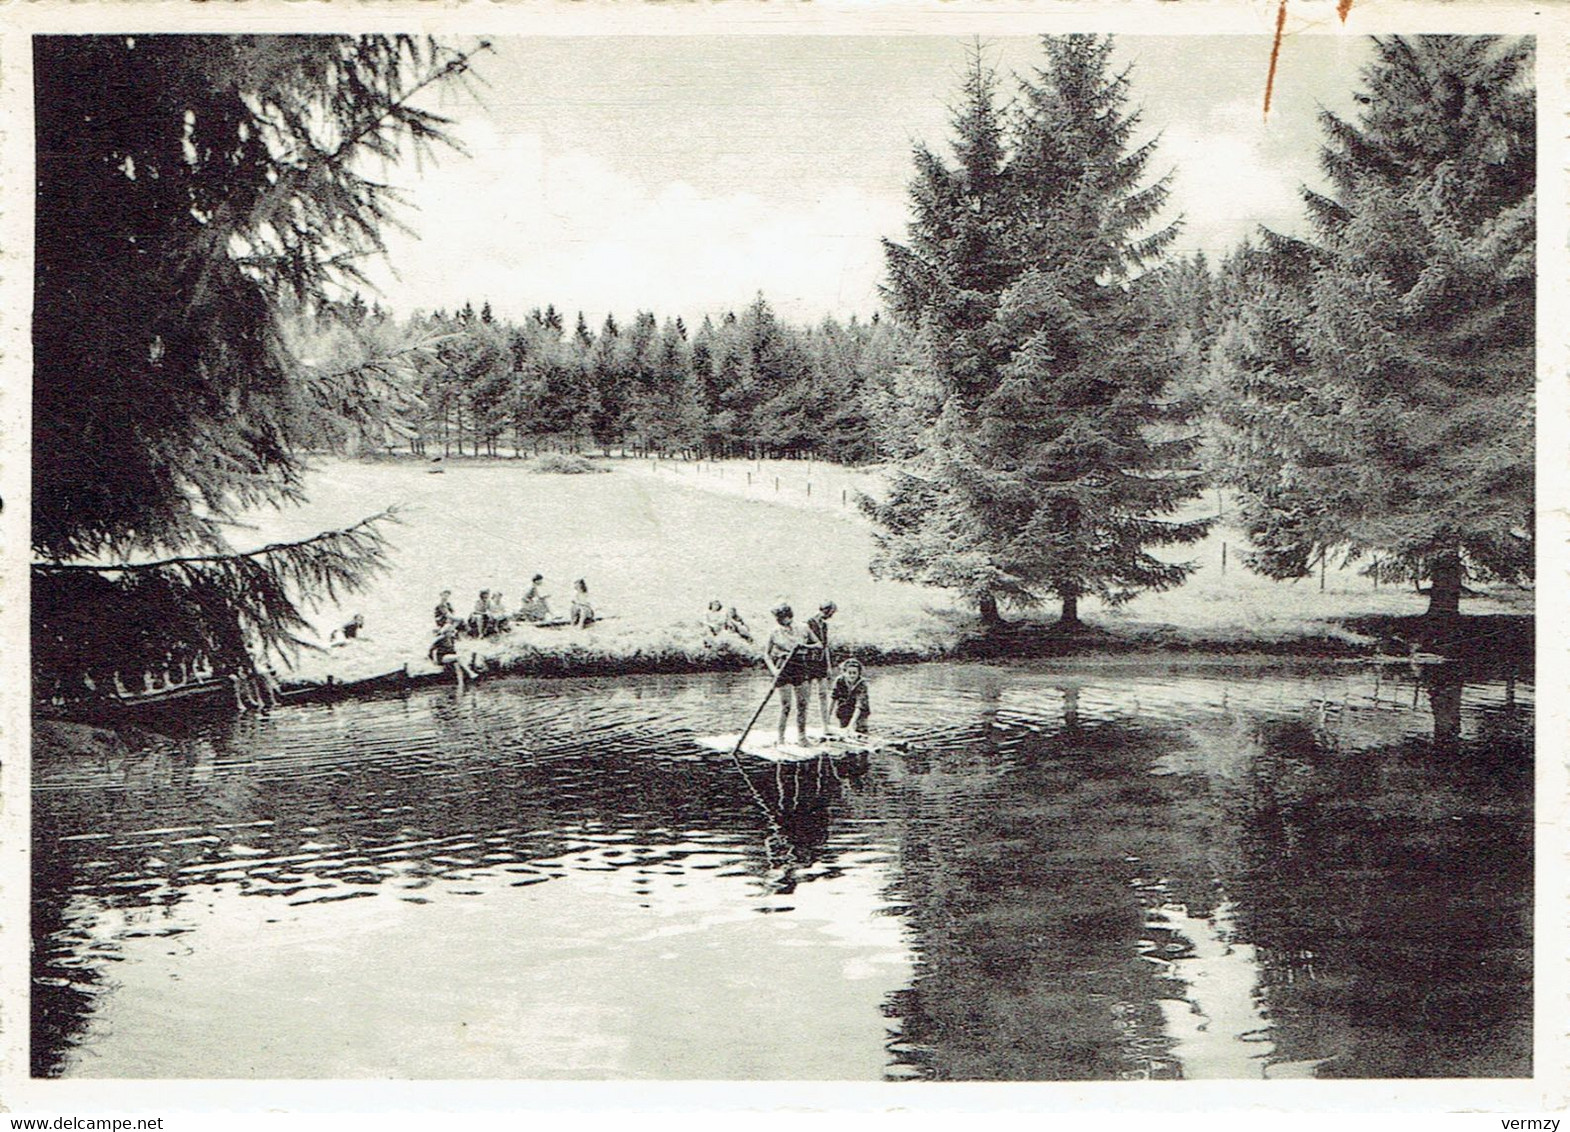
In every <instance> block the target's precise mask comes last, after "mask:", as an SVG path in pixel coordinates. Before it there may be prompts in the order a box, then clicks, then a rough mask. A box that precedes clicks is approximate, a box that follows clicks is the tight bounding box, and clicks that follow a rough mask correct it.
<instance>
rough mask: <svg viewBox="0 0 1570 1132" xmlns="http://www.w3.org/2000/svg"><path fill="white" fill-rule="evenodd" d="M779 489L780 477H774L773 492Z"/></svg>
mask: <svg viewBox="0 0 1570 1132" xmlns="http://www.w3.org/2000/svg"><path fill="white" fill-rule="evenodd" d="M779 489H780V477H779V476H775V477H774V490H775V491H778V490H779Z"/></svg>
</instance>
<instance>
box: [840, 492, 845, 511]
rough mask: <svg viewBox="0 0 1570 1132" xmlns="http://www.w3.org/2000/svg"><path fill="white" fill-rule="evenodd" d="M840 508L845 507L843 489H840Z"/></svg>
mask: <svg viewBox="0 0 1570 1132" xmlns="http://www.w3.org/2000/svg"><path fill="white" fill-rule="evenodd" d="M840 506H841V507H843V506H845V489H844V488H843V487H842V488H840Z"/></svg>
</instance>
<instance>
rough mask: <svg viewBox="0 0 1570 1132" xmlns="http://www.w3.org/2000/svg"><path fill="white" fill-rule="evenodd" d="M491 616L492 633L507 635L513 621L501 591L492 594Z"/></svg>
mask: <svg viewBox="0 0 1570 1132" xmlns="http://www.w3.org/2000/svg"><path fill="white" fill-rule="evenodd" d="M490 614H491V632H493V633H505V632H506V631H507V629H508V628H509V625H510V622H511V620H512V619H511V617H509V616H508V614H507V606H506V603H504V602H503V601H502V592H501V590H496V591H494V592H493V593H492V594H491V608H490Z"/></svg>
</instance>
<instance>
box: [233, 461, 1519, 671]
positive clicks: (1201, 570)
mask: <svg viewBox="0 0 1570 1132" xmlns="http://www.w3.org/2000/svg"><path fill="white" fill-rule="evenodd" d="M605 466H607V467H609V468H610V469H611V474H608V475H548V474H546V475H542V474H535V473H533V472H532V471H531V470H530V468H529V465H528V463H527V462H514V461H507V460H495V461H487V460H448V461H444V462H443V465H442V471H441V472H440V473H439V474H433V473H432V471H431V465H429V464H426V463H423V462H416V461H401V462H380V463H352V462H334V463H328V464H323V465H322V466H321V467H320V468H318V469H317V470H316V472H314V473H313V475H312V477H311V479H310V481H309V483H308V484H307V492H308V494H309V496H310V503H309V504H307V505H305V506H303V507H301V508H298V509H295V510H291V511H289V512H284V513H263V514H258V515H256V516H253V517H252V518H251V524H252V525H253V527H254V530H252V531H248V532H241V533H238V534H236V535H235V541H236V543H237V544H242V545H243V544H246V543H251V542H254V543H257V544H260V543H262V542H266V541H272V540H275V539H287V538H297V537H302V536H304V535H307V534H310V533H314V532H315V531H318V530H321V529H323V528H325V527H331V526H340V525H343V524H345V523H347V522H351V521H353V520H354V519H357V518H359V517H361V516H363V515H366V514H370V513H372V512H374V511H377V510H380V509H381V508H383V507H386V506H387V505H389V504H399V505H401V507H402V519H401V523H400V525H398V526H397V527H394V528H392V529H391V531H390V534H391V541H392V543H393V553H392V557H391V560H390V562H389V569H388V571H387V572H386V573H385V574H384V575H382V576H381V577H379V578H378V579H376V580H375V581H374V583H373V584H372V586H371V588H370V589H369V590H368V591H367V592H366V593H364V594H362V595H357V596H355V597H353V598H350V599H348V600H347V601H345V602H343V603H341V604H339V605H334V606H328V607H324V608H322V609H320V610H318V611H316V613H315V614H314V620H315V629H316V641H317V643H318V644H319V645H320V646H321V648H320V649H319V650H311V651H307V652H305V653H303V654H302V655H301V656H300V658H299V660H298V662H297V664H296V666H295V668H294V670H293V671H286V672H283V673H281V675H282V676H283V677H284V679H285V680H300V681H306V682H319V681H325V680H326V679H327V678H328V677H329V676H330V677H332V678H334V679H335V680H337V681H353V680H357V679H362V678H365V677H368V676H372V675H376V674H380V673H384V672H388V671H391V670H395V669H399V668H401V667H403V666H405V665H407V666H408V668H409V671H410V673H411V674H412V675H413V676H415V677H419V676H420V675H422V674H434V673H435V672H436V668H435V666H434V665H432V664H430V662H429V661H428V660H426V657H425V654H426V649H427V647H428V645H429V643H430V630H431V624H432V619H431V611H432V607H433V606H434V604H435V602H436V600H437V596H438V594H439V593H440V591H441V590H443V589H450V590H452V591H453V602H454V604H455V606H457V608H458V612H459V613H460V614H466V613H467V612H468V611H469V610H470V608H471V607H472V606H473V604H474V600H475V596H476V594H477V593H478V591H479V590H480V589H490V590H497V589H500V590H501V591H502V592H503V594H504V601H505V603H506V604H507V606H508V607H509V608H516V607H517V605H518V604H519V601H520V599H521V598H522V595H523V593H524V591H525V590H526V589H527V588H528V585H529V579H530V577H531V576H532V575H533V574H535V573H541V574H544V575H545V577H546V579H547V590H548V592H549V593H550V594H551V595H552V602H553V608H555V609H556V610H558V611H561V612H565V610H566V607H567V604H568V601H569V598H570V594H571V587H572V582H573V580H574V579H575V578H580V577H581V578H584V579H586V581H587V582H588V586H589V591H590V596H591V598H592V600H593V602H594V605H595V607H596V609H597V611H598V612H599V613H600V615H601V616H602V617H603V618H604V620H602V621H601V622H600V623H598V624H596V625H594V626H593V627H591V628H589V629H586V630H582V629H572V628H557V629H544V628H535V627H521V628H518V629H516V630H514V631H513V632H512V633H510V634H507V635H506V636H504V637H501V638H497V639H493V640H491V641H486V642H475V643H472V644H471V645H470V646H469V649H470V651H473V652H475V653H477V654H478V655H479V657H480V659H481V660H482V662H484V663H486V664H487V665H488V666H489V667H490V668H491V669H493V670H505V671H509V672H517V673H522V674H536V675H566V674H580V673H614V672H676V671H697V670H707V669H726V668H739V667H743V666H745V665H748V664H752V663H755V662H756V657H755V654H754V653H753V652H752V650H751V649H749V648H747V647H746V646H744V645H742V644H741V643H740V642H738V641H735V640H734V639H730V640H728V641H724V642H715V641H714V640H713V639H712V638H711V637H710V636H709V634H708V633H707V631H706V630H705V629H704V628H703V627H702V623H701V619H702V616H703V613H704V610H705V608H706V606H707V603H708V602H709V600H711V599H716V600H719V601H722V602H724V603H725V604H726V605H727V606H729V605H735V606H737V607H738V608H739V610H740V612H741V614H742V616H743V617H744V618H745V619H746V620H747V621H748V623H749V624H750V625H751V627H752V629H753V630H754V634H755V636H756V637H758V638H759V639H760V640H761V638H762V636H763V635H764V633H766V631H767V626H768V623H769V616H768V610H769V608H770V607H771V606H772V605H773V603H774V602H775V601H777V600H780V599H782V598H783V599H785V600H789V601H791V602H792V603H793V604H794V605H795V606H796V608H797V610H798V611H808V610H811V609H814V608H815V607H816V606H817V604H818V603H819V602H820V601H822V600H824V599H832V600H834V601H835V602H836V603H837V604H838V606H839V609H840V613H839V615H838V616H837V617H836V619H835V621H834V625H833V628H834V631H835V643H836V644H837V645H838V646H841V647H842V648H845V649H848V650H849V651H853V652H855V653H857V654H858V655H861V656H863V657H864V658H866V659H868V660H870V661H873V662H884V663H887V662H894V661H901V660H915V659H922V658H937V657H944V656H965V655H976V654H978V653H986V652H987V651H989V650H992V651H997V650H1003V651H1013V652H1014V653H1019V654H1030V655H1053V654H1058V653H1062V652H1075V651H1086V650H1092V651H1103V650H1105V651H1117V650H1130V649H1171V650H1183V651H1188V650H1207V651H1224V652H1239V651H1262V652H1272V653H1324V652H1328V653H1332V654H1334V653H1352V652H1356V651H1359V650H1363V649H1367V648H1370V647H1372V646H1373V645H1374V644H1375V643H1376V642H1377V639H1378V637H1379V635H1380V634H1381V633H1382V632H1383V631H1384V630H1383V629H1382V628H1381V626H1396V625H1400V624H1403V622H1402V621H1401V619H1402V618H1411V617H1413V616H1415V615H1417V614H1420V613H1421V612H1422V610H1423V608H1424V606H1425V604H1426V599H1424V598H1423V597H1422V596H1421V595H1419V594H1417V593H1415V592H1413V591H1412V590H1411V589H1410V588H1395V587H1390V586H1383V587H1379V588H1378V589H1375V588H1374V587H1373V585H1372V583H1371V582H1370V581H1369V580H1368V579H1366V578H1363V577H1360V576H1359V575H1357V574H1356V573H1355V572H1353V571H1345V570H1335V569H1331V570H1328V571H1327V572H1326V573H1325V575H1324V578H1323V581H1322V582H1321V579H1320V578H1319V577H1317V576H1316V577H1314V578H1311V579H1304V580H1302V581H1299V582H1285V583H1282V582H1272V581H1270V580H1268V579H1265V578H1260V577H1258V576H1256V575H1254V574H1252V573H1249V572H1248V571H1246V570H1244V569H1243V568H1242V564H1241V555H1242V552H1243V551H1244V549H1246V543H1245V542H1244V540H1243V538H1242V537H1241V536H1240V534H1239V533H1238V532H1237V531H1236V530H1235V529H1234V528H1231V527H1229V526H1228V525H1227V523H1226V521H1225V516H1223V520H1222V522H1220V523H1218V524H1217V526H1216V528H1215V529H1214V530H1213V531H1212V533H1211V535H1210V537H1209V538H1207V539H1206V540H1205V542H1203V543H1201V544H1200V545H1198V546H1196V547H1193V548H1188V549H1187V550H1186V551H1185V552H1184V557H1185V558H1186V559H1188V560H1192V561H1193V562H1195V564H1196V566H1197V570H1196V572H1195V574H1194V575H1193V577H1192V578H1191V579H1190V581H1189V583H1188V584H1187V585H1185V586H1183V587H1182V588H1181V589H1178V590H1175V591H1172V592H1171V593H1166V594H1147V595H1144V596H1141V597H1140V598H1137V599H1136V600H1135V601H1133V602H1130V603H1129V604H1127V605H1125V606H1122V607H1119V608H1116V609H1106V608H1100V607H1098V606H1097V605H1096V603H1094V602H1089V603H1085V605H1084V606H1083V607H1082V609H1083V612H1082V616H1084V617H1085V618H1086V620H1087V621H1088V622H1089V623H1090V625H1091V627H1092V631H1091V632H1089V633H1087V634H1083V635H1079V636H1075V637H1071V638H1066V637H1063V636H1062V635H1060V634H1055V633H1053V632H1051V631H1050V630H1049V629H1048V628H1046V627H1045V625H1044V624H1030V623H1028V622H1027V624H1026V625H1025V626H1024V627H1021V628H1016V629H1015V630H1014V631H1012V632H1010V633H1006V634H1004V635H1003V636H1002V637H1001V638H993V639H990V640H979V639H978V630H979V626H978V625H977V623H976V620H975V618H974V616H973V615H972V613H971V612H970V611H969V610H968V609H965V608H963V607H962V606H961V605H960V604H959V603H958V602H957V601H956V599H955V598H954V596H953V595H951V594H948V593H945V592H943V591H938V590H931V589H926V588H923V587H920V586H915V585H911V584H907V583H902V582H891V581H878V580H875V579H874V578H872V577H871V575H870V574H869V572H868V570H867V563H868V561H869V559H870V557H871V555H872V553H873V549H874V542H873V536H872V531H871V529H870V528H869V526H868V524H867V522H866V521H865V520H864V519H863V518H862V517H861V515H860V514H859V512H858V511H857V510H856V508H855V507H854V505H853V504H854V498H855V495H856V493H857V492H859V491H866V492H869V493H876V492H877V491H878V490H879V485H880V477H879V474H878V473H877V472H876V471H875V470H872V471H860V470H850V469H843V468H837V467H832V466H825V465H822V464H809V463H807V462H805V461H763V462H761V463H760V462H753V461H730V462H725V463H707V462H705V463H697V462H682V461H661V462H658V463H656V462H651V461H647V460H625V461H623V460H611V461H606V462H605ZM809 485H810V488H809ZM1203 506H1204V507H1206V508H1208V510H1209V512H1210V513H1214V512H1215V509H1216V507H1217V506H1218V502H1217V501H1216V500H1215V499H1214V497H1212V498H1211V499H1209V500H1207V501H1206V502H1205V504H1204V505H1203ZM1468 611H1469V612H1471V613H1477V614H1495V615H1501V614H1524V613H1529V612H1530V595H1524V594H1519V593H1517V594H1502V595H1496V596H1494V597H1492V598H1489V599H1480V600H1473V601H1469V602H1468ZM1054 612H1055V611H1053V610H1051V609H1045V610H1041V611H1037V613H1036V614H1035V617H1037V618H1039V621H1040V622H1042V623H1045V622H1049V621H1050V620H1051V617H1052V615H1053V613H1054ZM354 613H361V614H363V615H364V617H365V619H366V627H365V630H364V634H363V636H362V638H361V639H358V640H355V641H352V642H349V643H348V644H347V645H342V646H334V645H333V644H332V642H331V641H330V636H331V630H332V628H333V627H335V626H336V625H339V624H341V623H342V622H343V621H345V620H347V619H348V618H349V617H350V616H351V615H352V614H354Z"/></svg>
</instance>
